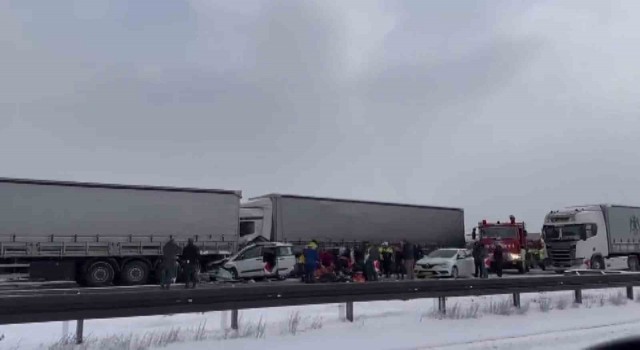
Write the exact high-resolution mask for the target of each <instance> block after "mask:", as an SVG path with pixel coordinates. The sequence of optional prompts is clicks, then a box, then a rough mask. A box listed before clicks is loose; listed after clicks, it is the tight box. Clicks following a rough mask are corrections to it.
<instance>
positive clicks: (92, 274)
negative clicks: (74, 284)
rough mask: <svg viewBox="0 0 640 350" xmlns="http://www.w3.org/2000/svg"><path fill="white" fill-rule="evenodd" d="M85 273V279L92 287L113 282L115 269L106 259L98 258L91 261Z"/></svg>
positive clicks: (103, 285)
mask: <svg viewBox="0 0 640 350" xmlns="http://www.w3.org/2000/svg"><path fill="white" fill-rule="evenodd" d="M85 271H86V272H85V273H84V280H85V282H86V283H87V285H88V286H90V287H105V286H110V285H112V284H113V278H114V276H115V271H114V270H113V266H111V264H109V263H108V262H106V261H103V260H98V261H94V262H92V263H90V264H89V265H88V266H87V268H86V270H85Z"/></svg>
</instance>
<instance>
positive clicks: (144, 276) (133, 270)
mask: <svg viewBox="0 0 640 350" xmlns="http://www.w3.org/2000/svg"><path fill="white" fill-rule="evenodd" d="M120 280H121V281H122V284H124V285H127V286H137V285H141V284H147V282H149V265H148V264H147V263H145V262H144V261H140V260H133V261H129V262H128V263H126V264H125V265H124V267H123V268H122V272H120Z"/></svg>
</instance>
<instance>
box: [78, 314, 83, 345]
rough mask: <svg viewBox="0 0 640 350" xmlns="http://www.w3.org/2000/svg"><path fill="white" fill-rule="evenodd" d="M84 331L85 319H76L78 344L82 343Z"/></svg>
mask: <svg viewBox="0 0 640 350" xmlns="http://www.w3.org/2000/svg"><path fill="white" fill-rule="evenodd" d="M83 332H84V320H83V319H80V320H78V321H76V344H82V333H83Z"/></svg>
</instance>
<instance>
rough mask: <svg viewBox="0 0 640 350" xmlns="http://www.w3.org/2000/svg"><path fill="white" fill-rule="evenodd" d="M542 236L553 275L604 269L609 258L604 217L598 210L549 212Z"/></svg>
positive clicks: (588, 207)
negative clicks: (556, 272)
mask: <svg viewBox="0 0 640 350" xmlns="http://www.w3.org/2000/svg"><path fill="white" fill-rule="evenodd" d="M599 231H600V232H599ZM542 234H543V237H544V240H545V243H546V245H547V253H548V254H549V258H550V259H551V263H552V265H553V268H554V269H555V270H556V271H558V272H561V271H564V270H566V269H575V268H592V269H598V270H602V269H604V268H605V258H607V257H608V255H609V254H608V242H607V234H606V224H605V216H604V211H603V210H602V208H601V207H600V206H598V205H593V206H577V207H568V208H564V209H561V210H555V211H551V212H549V213H548V214H547V215H546V216H545V219H544V226H543V227H542Z"/></svg>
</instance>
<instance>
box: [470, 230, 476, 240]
mask: <svg viewBox="0 0 640 350" xmlns="http://www.w3.org/2000/svg"><path fill="white" fill-rule="evenodd" d="M471 239H472V240H474V241H475V240H476V229H475V228H474V229H473V230H472V231H471Z"/></svg>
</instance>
